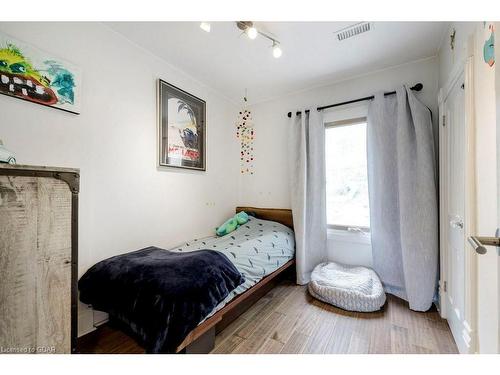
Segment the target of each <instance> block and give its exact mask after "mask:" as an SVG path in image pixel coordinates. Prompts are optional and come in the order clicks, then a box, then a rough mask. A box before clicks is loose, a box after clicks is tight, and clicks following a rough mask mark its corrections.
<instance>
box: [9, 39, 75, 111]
mask: <svg viewBox="0 0 500 375" xmlns="http://www.w3.org/2000/svg"><path fill="white" fill-rule="evenodd" d="M81 84H82V72H81V69H80V68H79V67H78V66H76V65H74V64H72V63H70V62H68V61H66V60H64V59H61V58H59V57H56V56H54V55H53V54H51V53H49V52H46V51H43V50H41V49H38V48H37V47H34V46H32V45H31V44H29V43H25V42H23V41H20V40H18V39H16V38H13V37H11V36H10V35H7V34H5V33H3V32H0V94H2V95H6V96H10V97H13V98H16V99H21V100H24V101H28V102H31V103H35V104H40V105H43V106H46V107H50V108H55V109H59V110H62V111H65V112H69V113H73V114H76V115H78V114H80V106H81Z"/></svg>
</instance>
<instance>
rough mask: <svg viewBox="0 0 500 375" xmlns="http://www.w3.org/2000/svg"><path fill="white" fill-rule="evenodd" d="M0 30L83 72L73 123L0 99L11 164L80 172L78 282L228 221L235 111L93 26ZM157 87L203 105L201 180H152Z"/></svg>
mask: <svg viewBox="0 0 500 375" xmlns="http://www.w3.org/2000/svg"><path fill="white" fill-rule="evenodd" d="M0 30H1V31H3V32H5V33H7V34H10V35H11V36H13V37H15V38H17V39H20V40H22V41H25V42H28V43H31V44H33V45H34V46H36V47H38V48H41V49H43V50H45V51H47V52H50V53H52V54H54V55H55V56H58V57H61V58H63V59H66V60H68V61H70V62H73V63H75V64H77V65H79V66H80V67H81V68H82V70H83V84H82V87H83V93H82V97H83V104H82V109H81V114H80V115H78V116H77V115H73V114H69V113H65V112H62V111H59V110H56V109H52V108H47V107H44V106H41V105H36V104H32V103H28V102H25V101H22V100H19V99H15V98H11V97H7V96H3V95H0V139H3V141H4V144H5V146H6V147H7V148H8V149H10V150H12V151H14V152H15V153H16V154H17V160H18V163H20V164H32V165H50V166H64V167H76V168H80V171H81V191H80V217H79V220H80V221H79V231H80V244H79V245H80V251H79V267H78V268H79V275H81V274H82V273H83V272H84V271H85V270H87V269H88V268H89V267H90V266H91V265H93V264H94V263H96V262H97V261H99V260H102V259H104V258H106V257H109V256H112V255H116V254H119V253H124V252H127V251H132V250H136V249H140V248H142V247H146V246H149V245H156V246H159V247H164V248H169V247H172V246H175V245H176V244H178V243H180V242H182V241H185V240H189V239H191V238H194V237H198V236H204V235H208V234H210V233H211V231H212V228H214V227H215V226H217V225H218V224H220V223H221V222H223V221H224V220H225V219H226V218H227V216H228V215H229V214H230V213H232V212H233V210H234V207H235V206H236V205H237V203H238V201H237V200H238V193H237V188H238V180H237V177H236V176H237V175H238V173H239V169H238V168H239V159H238V144H237V141H236V137H235V129H234V125H233V124H234V121H235V118H236V114H237V108H236V106H235V105H233V104H232V103H231V102H229V101H228V100H226V99H225V98H223V97H221V96H220V95H218V94H217V93H216V92H214V91H213V90H211V89H209V88H208V87H206V86H204V85H202V84H201V83H199V82H197V81H196V80H194V79H192V78H191V77H190V76H188V75H187V74H185V73H183V72H182V71H180V70H178V69H176V68H174V67H172V66H170V65H169V64H168V63H166V62H165V61H163V60H161V59H159V58H157V57H155V56H153V55H151V54H150V53H148V52H147V51H145V50H143V49H141V48H139V47H137V46H136V45H134V44H132V43H131V42H129V41H127V40H126V39H124V38H123V37H121V36H120V35H118V34H116V33H115V32H114V31H112V30H111V29H109V28H108V27H107V26H105V25H102V24H99V23H0ZM173 53H175V51H173ZM158 78H162V79H164V80H166V81H167V82H170V83H172V84H174V85H176V86H178V87H181V88H182V89H184V90H186V91H188V92H190V93H192V94H194V95H196V96H198V97H201V98H203V99H205V100H206V102H207V137H208V138H207V172H186V171H179V170H176V171H174V170H169V171H166V170H157V168H156V129H157V125H156V80H157V79H158ZM79 320H80V321H79V325H80V327H79V328H80V332H84V331H87V330H88V329H90V328H91V324H92V315H91V314H89V313H88V312H86V311H85V310H82V311H81V314H80V319H79Z"/></svg>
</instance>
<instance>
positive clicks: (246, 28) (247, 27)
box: [236, 21, 283, 59]
mask: <svg viewBox="0 0 500 375" xmlns="http://www.w3.org/2000/svg"><path fill="white" fill-rule="evenodd" d="M236 27H238V29H240V30H241V31H243V32H244V33H245V34H246V35H247V36H248V38H249V39H252V40H253V39H255V38H257V36H259V35H261V36H263V37H264V38H266V39H269V40H270V41H271V42H273V45H272V47H273V56H274V57H275V58H276V59H277V58H279V57H281V55H282V54H283V51H282V50H281V47H280V42H279V41H278V40H276V39H275V38H274V37H272V36H270V35H268V34H266V33H265V32H263V31H260V30H258V29H257V28H256V27H255V26H254V25H253V22H252V21H236Z"/></svg>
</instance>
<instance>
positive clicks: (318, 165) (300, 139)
mask: <svg viewBox="0 0 500 375" xmlns="http://www.w3.org/2000/svg"><path fill="white" fill-rule="evenodd" d="M289 125H290V129H287V130H288V131H289V134H290V139H289V142H290V143H289V160H290V165H289V168H290V176H291V180H290V187H291V204H292V211H293V222H294V229H295V241H296V261H297V283H298V284H307V283H308V282H309V281H310V277H311V272H312V270H313V268H314V267H315V266H316V265H317V264H319V263H321V262H323V261H326V259H327V250H326V192H325V184H326V179H325V128H324V125H323V119H322V116H321V114H320V113H318V111H316V109H312V110H311V111H310V112H309V113H305V111H302V115H298V116H296V117H294V118H292V120H291V124H289Z"/></svg>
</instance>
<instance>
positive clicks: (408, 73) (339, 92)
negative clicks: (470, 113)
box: [239, 58, 438, 266]
mask: <svg viewBox="0 0 500 375" xmlns="http://www.w3.org/2000/svg"><path fill="white" fill-rule="evenodd" d="M417 82H422V83H423V85H424V89H423V91H422V92H420V93H417V97H418V98H420V100H422V102H423V103H424V104H426V105H427V106H428V107H429V108H431V110H432V112H433V117H434V120H435V121H436V120H437V113H438V112H437V91H438V64H437V58H429V59H425V60H421V61H417V62H413V63H409V64H405V65H401V66H397V67H394V68H390V69H386V70H382V71H378V72H374V73H371V74H367V75H364V76H360V77H356V78H353V79H349V80H346V81H342V82H338V83H336V84H333V85H329V86H324V87H319V88H316V89H312V90H307V91H303V92H299V93H295V94H291V95H287V96H285V97H281V98H278V99H276V100H273V101H269V102H265V103H260V104H255V105H253V106H252V107H251V108H250V109H251V110H252V113H253V117H254V123H255V131H256V139H255V147H254V148H255V164H254V165H255V171H254V174H253V175H241V176H240V189H239V192H240V195H239V200H240V202H241V203H242V204H248V205H255V206H259V207H265V206H269V207H284V208H288V207H290V191H289V185H288V181H289V179H288V168H287V165H288V164H287V163H288V162H287V160H288V158H289V155H288V150H287V139H288V138H287V137H288V129H289V127H290V126H291V124H290V120H289V119H288V117H287V116H286V114H287V113H288V112H289V111H296V110H298V109H301V108H312V109H314V108H316V107H317V106H320V105H327V104H331V103H336V102H342V101H346V100H350V99H355V98H359V97H364V96H369V95H372V94H374V93H375V92H377V91H392V90H394V89H395V88H396V87H397V86H399V85H402V84H404V83H407V84H415V83H417ZM435 126H436V128H437V123H436V122H435ZM436 135H437V131H436ZM436 140H437V138H436ZM353 236H354V238H353V237H352V236H351V239H349V238H346V237H345V236H343V237H338V236H336V235H335V234H333V233H330V234H329V253H330V254H329V255H330V259H332V260H337V261H340V262H344V263H348V264H359V265H367V266H370V265H371V264H372V259H371V246H370V245H369V242H368V241H366V239H364V238H360V237H359V236H360V235H353Z"/></svg>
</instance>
